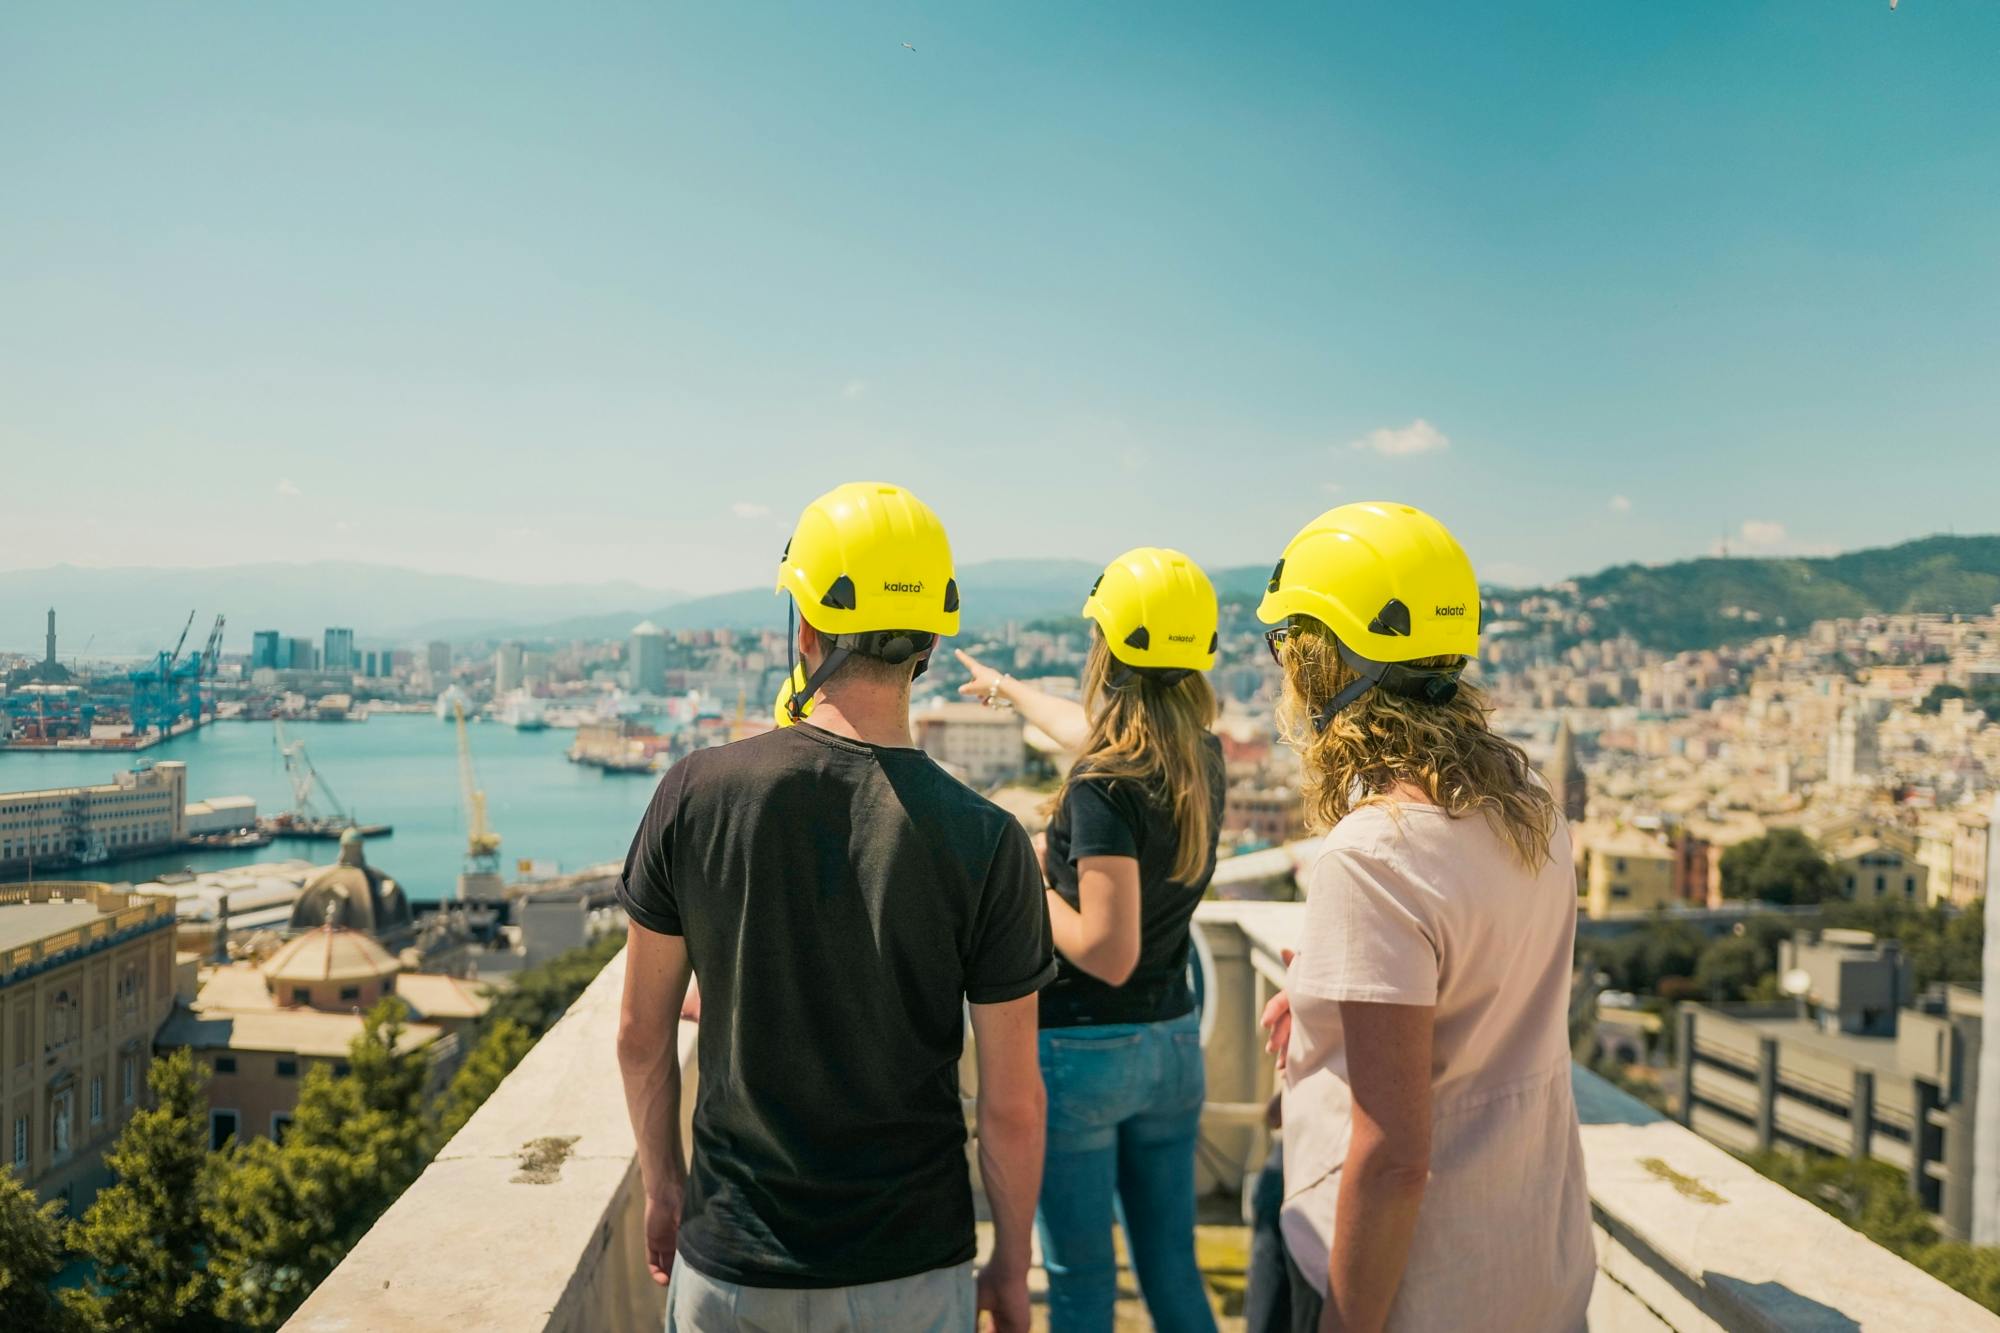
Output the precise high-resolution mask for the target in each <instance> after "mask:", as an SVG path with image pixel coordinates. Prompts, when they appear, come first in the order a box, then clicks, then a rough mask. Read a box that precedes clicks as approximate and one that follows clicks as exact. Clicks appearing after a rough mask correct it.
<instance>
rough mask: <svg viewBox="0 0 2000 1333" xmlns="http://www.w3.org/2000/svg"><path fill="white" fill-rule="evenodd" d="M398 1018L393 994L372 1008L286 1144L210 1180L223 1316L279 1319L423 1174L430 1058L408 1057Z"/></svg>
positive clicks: (307, 1091) (267, 1147)
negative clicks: (338, 1071)
mask: <svg viewBox="0 0 2000 1333" xmlns="http://www.w3.org/2000/svg"><path fill="white" fill-rule="evenodd" d="M406 1014H407V1010H406V1009H405V1007H404V1005H403V1003H402V1001H400V1000H398V999H396V998H394V997H393V996H392V997H390V998H388V999H385V1000H383V1001H382V1002H381V1003H380V1004H378V1005H376V1006H375V1007H374V1008H373V1009H370V1010H369V1011H368V1013H367V1014H366V1015H364V1016H363V1019H362V1031H361V1035H360V1036H358V1037H356V1038H355V1039H354V1042H353V1044H352V1045H351V1046H350V1047H349V1052H348V1063H349V1066H350V1070H351V1072H349V1073H348V1074H346V1075H344V1076H342V1077H338V1078H336V1077H334V1075H333V1074H332V1073H331V1072H330V1071H329V1070H328V1069H327V1068H326V1067H325V1066H324V1065H319V1066H315V1067H314V1068H313V1069H312V1071H311V1072H310V1073H308V1074H307V1075H306V1079H305V1083H304V1084H303V1086H302V1087H301V1089H300V1092H299V1105H298V1110H297V1112H296V1113H295V1115H294V1117H293V1119H292V1124H291V1128H290V1129H289V1130H288V1131H287V1133H286V1136H285V1142H284V1143H283V1144H282V1145H279V1144H275V1143H272V1142H270V1141H269V1140H258V1141H254V1142H252V1143H249V1144H246V1145H244V1146H243V1147H241V1148H239V1149H237V1150H236V1151H235V1152H233V1153H232V1154H230V1156H229V1157H228V1159H227V1165H226V1167H224V1168H223V1169H222V1170H220V1171H219V1172H218V1178H217V1179H216V1180H215V1182H214V1185H213V1187H212V1189H211V1191H210V1197H211V1199H212V1200H213V1203H212V1207H211V1216H212V1219H213V1225H214V1229H215V1234H216V1251H215V1262H214V1268H215V1271H216V1274H217V1276H218V1278H219V1279H220V1282H221V1288H222V1293H221V1300H220V1309H221V1311H222V1313H223V1314H224V1315H226V1316H227V1317H229V1318H230V1319H233V1320H236V1321H238V1322H240V1323H243V1324H247V1325H248V1326H250V1327H252V1328H259V1329H262V1328H275V1327H276V1326H277V1325H279V1324H281V1323H282V1322H284V1319H285V1317H286V1316H287V1315H289V1314H290V1313H291V1312H292V1310H294V1309H296V1308H297V1306H298V1304H299V1302H300V1301H302V1300H304V1299H305V1298H306V1296H307V1295H308V1294H310V1293H311V1291H312V1289H313V1288H314V1287H315V1286H317V1285H318V1284H319V1283H320V1282H321V1281H323V1280H324V1279H325V1277H326V1275H327V1274H328V1273H330V1272H332V1271H333V1269H334V1266H335V1265H336V1264H338V1263H339V1262H340V1259H341V1256H342V1255H344V1254H346V1253H347V1251H348V1250H349V1249H350V1248H351V1247H352V1246H353V1245H354V1243H355V1242H356V1241H357V1240H359V1239H360V1238H361V1236H362V1234H363V1233H365V1232H366V1231H367V1230H368V1228H369V1227H370V1226H372V1225H373V1224H374V1222H375V1219H376V1218H377V1217H380V1216H381V1215H382V1212H383V1210H385V1209H386V1208H387V1207H388V1206H389V1205H390V1203H392V1202H394V1200H395V1198H396V1196H397V1195H399V1194H401V1193H402V1192H403V1190H404V1189H405V1188H406V1187H407V1186H408V1185H409V1183H410V1182H411V1181H412V1180H415V1179H416V1177H417V1173H418V1172H419V1171H421V1170H422V1169H423V1165H424V1162H425V1160H426V1153H427V1148H428V1144H429V1128H428V1124H427V1121H426V1118H425V1115H424V1093H425V1090H426V1088H427V1086H428V1083H429V1079H430V1060H429V1056H428V1054H427V1053H426V1052H425V1051H424V1050H422V1049H405V1045H406V1043H405V1040H404V1034H405V1032H406V1031H407V1028H406V1025H405V1021H404V1020H405V1016H406Z"/></svg>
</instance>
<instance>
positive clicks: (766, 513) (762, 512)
mask: <svg viewBox="0 0 2000 1333" xmlns="http://www.w3.org/2000/svg"><path fill="white" fill-rule="evenodd" d="M729 512H730V513H732V514H734V515H736V517H738V518H769V517H770V516H771V506H769V505H761V504H758V503H757V502H756V501H754V500H738V501H737V502H736V503H735V504H733V505H731V506H729Z"/></svg>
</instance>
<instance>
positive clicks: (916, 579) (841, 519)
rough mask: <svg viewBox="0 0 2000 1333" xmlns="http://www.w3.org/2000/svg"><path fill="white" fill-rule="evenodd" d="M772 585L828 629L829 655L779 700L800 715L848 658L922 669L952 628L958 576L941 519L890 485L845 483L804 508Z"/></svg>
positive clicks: (809, 619) (814, 623)
mask: <svg viewBox="0 0 2000 1333" xmlns="http://www.w3.org/2000/svg"><path fill="white" fill-rule="evenodd" d="M776 590H777V591H778V592H788V593H790V594H791V595H792V602H793V604H794V605H795V606H796V607H797V608H798V613H799V615H801V616H803V617H804V618H805V622H806V623H807V624H808V625H811V626H812V627H813V628H814V629H816V630H818V631H819V632H820V633H821V634H823V635H825V636H827V639H828V644H827V655H826V658H825V660H824V661H822V662H821V663H820V666H819V669H818V670H817V671H815V672H814V673H813V674H812V676H811V677H810V678H808V679H806V680H804V681H802V682H798V683H796V684H795V683H794V682H793V681H787V682H786V689H787V691H788V692H789V698H788V699H787V700H785V701H784V703H783V704H782V705H781V706H782V708H783V709H784V711H786V712H787V713H788V714H789V715H790V716H791V718H792V719H793V720H794V721H796V720H798V719H799V718H801V717H803V716H804V715H805V709H806V707H807V706H808V704H809V703H810V702H811V700H812V697H813V695H814V694H816V693H817V692H818V691H819V688H820V687H821V686H822V685H824V684H825V683H826V681H827V679H828V677H830V676H832V675H833V673H834V672H835V671H837V670H838V669H839V668H840V666H841V664H842V663H843V662H845V661H846V660H847V659H848V658H849V657H851V656H853V655H854V654H856V653H860V654H861V655H863V656H865V657H877V658H881V659H882V660H884V661H888V662H906V661H909V660H911V659H912V658H915V659H916V662H917V672H918V673H919V674H921V673H922V671H923V669H924V667H925V665H926V664H927V663H928V660H929V657H930V654H931V651H932V650H933V649H935V648H936V646H937V638H938V636H939V635H942V634H956V633H958V580H957V579H956V578H955V577H954V575H953V569H952V560H951V543H950V541H949V540H947V539H946V537H945V532H944V524H942V523H940V522H938V517H937V515H936V514H934V513H932V512H931V509H930V506H929V505H926V504H925V503H924V502H923V501H922V500H919V499H918V498H917V497H916V496H914V495H912V494H910V493H909V492H908V491H906V490H904V489H903V488H902V487H901V486H892V485H890V484H888V483H886V482H873V481H851V482H848V483H847V484H846V485H844V486H836V487H834V488H833V489H832V490H830V491H828V492H827V493H826V494H825V495H822V496H820V497H819V498H818V499H817V500H814V501H813V502H812V503H811V504H809V505H807V506H806V508H805V512H804V513H802V514H800V515H799V522H798V526H797V527H796V528H794V529H793V530H792V539H791V540H790V541H789V542H787V543H785V550H784V553H783V554H782V555H781V556H779V558H778V579H777V584H776Z"/></svg>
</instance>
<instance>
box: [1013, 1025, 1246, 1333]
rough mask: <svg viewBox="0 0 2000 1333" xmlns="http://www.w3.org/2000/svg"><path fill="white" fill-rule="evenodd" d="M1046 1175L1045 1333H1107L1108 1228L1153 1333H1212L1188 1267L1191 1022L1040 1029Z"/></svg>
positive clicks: (1194, 1103) (1201, 1290) (1111, 1287)
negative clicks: (1124, 1255)
mask: <svg viewBox="0 0 2000 1333" xmlns="http://www.w3.org/2000/svg"><path fill="white" fill-rule="evenodd" d="M1041 1052H1042V1079H1043V1081H1044V1082H1045V1083H1046V1084H1047V1085H1048V1097H1049V1140H1048V1164H1047V1166H1046V1167H1044V1168H1043V1171H1042V1197H1041V1206H1040V1207H1039V1208H1037V1209H1036V1211H1035V1227H1036V1230H1037V1231H1038V1232H1039V1233H1040V1235H1041V1241H1042V1261H1043V1265H1044V1266H1045V1267H1046V1269H1047V1270H1048V1275H1049V1327H1050V1328H1051V1329H1052V1330H1053V1331H1054V1333H1110V1329H1111V1319H1112V1310H1113V1307H1114V1306H1115V1305H1116V1304H1117V1300H1118V1263H1117V1258H1116V1255H1115V1253H1114V1251H1113V1249H1112V1241H1111V1227H1112V1222H1113V1219H1114V1217H1115V1219H1116V1221H1117V1223H1118V1224H1119V1225H1120V1226H1122V1227H1123V1228H1124V1229H1125V1244H1126V1248H1127V1249H1128V1250H1129V1251H1130V1252H1131V1255H1132V1271H1133V1273H1134V1274H1135V1275H1136V1276H1137V1277H1138V1279H1139V1290H1140V1292H1141V1294H1143V1295H1144V1296H1145V1298H1146V1309H1147V1311H1148V1312H1149V1313H1150V1314H1151V1315H1152V1316H1153V1326H1154V1327H1155V1328H1156V1329H1158V1330H1159V1333H1215V1316H1214V1315H1213V1314H1212V1313H1211V1312H1210V1310H1209V1304H1208V1292H1207V1290H1206V1288H1205V1287H1204V1286H1203V1285H1202V1280H1201V1270H1200V1269H1199V1268H1197V1267H1196V1266H1195V1261H1194V1144H1195V1131H1196V1128H1197V1127H1198V1125H1199V1124H1200V1120H1201V1099H1202V1093H1203V1090H1204V1079H1203V1074H1202V1065H1201V1031H1200V1020H1199V1018H1198V1016H1197V1015H1196V1014H1187V1015H1185V1016H1183V1017H1181V1018H1174V1019H1169V1020H1168V1021H1166V1022H1164V1023H1116V1024H1107V1025H1105V1026H1102V1027H1081V1028H1050V1029H1048V1030H1046V1031H1044V1032H1043V1033H1042V1034H1041Z"/></svg>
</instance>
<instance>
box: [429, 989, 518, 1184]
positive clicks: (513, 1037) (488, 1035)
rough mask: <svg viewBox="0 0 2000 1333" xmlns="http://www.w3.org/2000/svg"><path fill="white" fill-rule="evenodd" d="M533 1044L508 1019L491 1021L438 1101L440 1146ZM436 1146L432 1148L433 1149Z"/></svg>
mask: <svg viewBox="0 0 2000 1333" xmlns="http://www.w3.org/2000/svg"><path fill="white" fill-rule="evenodd" d="M534 1044H535V1037H534V1034H533V1033H531V1032H529V1031H528V1029H526V1028H524V1027H522V1026H521V1025H520V1024H519V1023H517V1022H515V1021H514V1020H513V1019H511V1018H501V1019H497V1020H495V1021H494V1022H493V1024H492V1025H491V1026H490V1027H488V1028H487V1029H486V1032H485V1034H484V1035H483V1036H481V1037H480V1039H479V1044H478V1045H477V1046H474V1047H473V1048H472V1054H471V1055H469V1056H467V1057H466V1060H465V1063H464V1064H463V1065H460V1066H459V1070H458V1073H456V1074H454V1075H453V1076H452V1080H451V1086H449V1087H447V1088H446V1089H445V1091H444V1097H443V1098H442V1099H441V1100H440V1101H439V1103H438V1117H437V1128H436V1130H435V1132H434V1134H433V1138H432V1141H433V1143H434V1144H435V1145H436V1148H442V1147H444V1145H445V1144H447V1143H449V1142H450V1141H451V1136H452V1135H454V1134H456V1133H458V1131H459V1130H461V1129H463V1128H464V1127H465V1122H466V1121H468V1120H470V1119H472V1113H473V1112H474V1111H477V1110H478V1109H479V1107H480V1105H481V1104H482V1103H483V1102H485V1100H486V1099H487V1098H488V1097H490V1096H492V1095H493V1090H494V1089H495V1088H497V1087H499V1086H500V1080H502V1079H504V1078H506V1077H507V1075H508V1074H509V1073H511V1072H512V1071H513V1068H514V1066H515V1065H518V1064H520V1063H521V1059H522V1057H523V1056H525V1055H527V1053H528V1052H529V1050H530V1049H532V1048H533V1046H534ZM435 1150H436V1149H435V1148H434V1149H433V1151H435Z"/></svg>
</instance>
